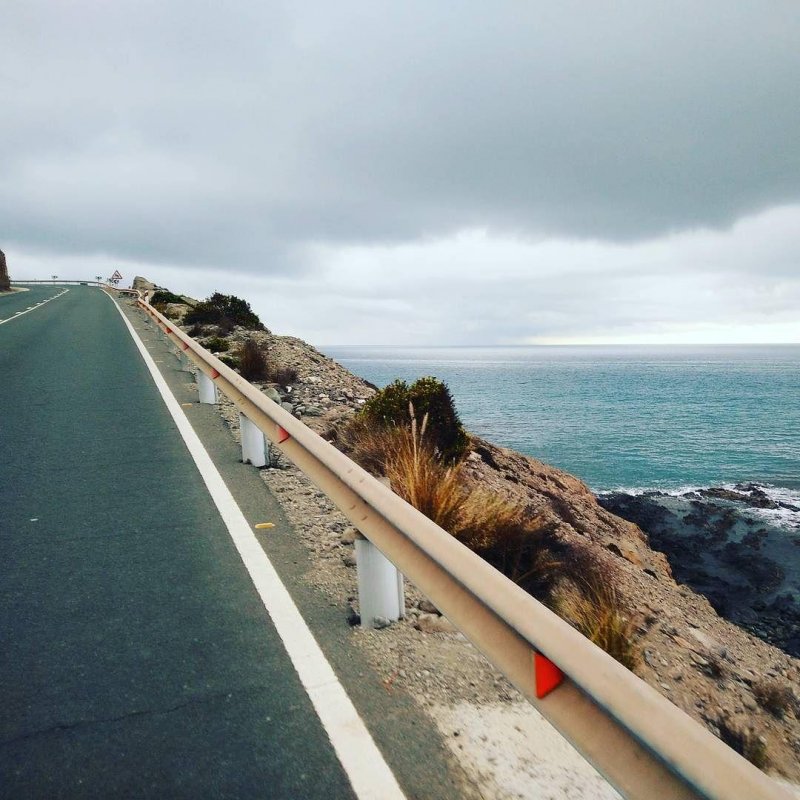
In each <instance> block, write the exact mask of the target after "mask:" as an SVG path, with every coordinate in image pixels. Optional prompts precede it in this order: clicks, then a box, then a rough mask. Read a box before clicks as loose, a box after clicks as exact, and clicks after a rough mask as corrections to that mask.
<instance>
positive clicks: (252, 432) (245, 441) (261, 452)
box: [239, 411, 269, 467]
mask: <svg viewBox="0 0 800 800" xmlns="http://www.w3.org/2000/svg"><path fill="white" fill-rule="evenodd" d="M239 438H240V439H241V440H242V461H244V462H247V461H249V462H250V463H251V464H252V465H253V466H254V467H266V466H267V464H269V444H268V443H267V437H266V436H264V433H263V432H262V431H261V429H260V428H259V427H258V426H257V425H256V424H255V423H253V422H251V421H250V420H249V419H247V417H246V416H245V415H244V414H242V412H241V411H240V412H239Z"/></svg>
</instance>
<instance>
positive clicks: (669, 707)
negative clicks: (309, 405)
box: [138, 298, 791, 800]
mask: <svg viewBox="0 0 800 800" xmlns="http://www.w3.org/2000/svg"><path fill="white" fill-rule="evenodd" d="M138 305H139V306H141V307H142V308H143V309H144V310H145V311H146V312H147V313H148V314H149V315H150V316H151V317H152V318H153V319H154V320H155V321H156V322H157V323H158V324H159V326H160V327H162V328H163V329H164V331H165V332H166V334H167V336H168V337H169V338H170V340H171V341H172V342H174V343H175V344H176V345H177V346H178V347H179V348H180V349H181V350H182V351H184V352H185V353H186V354H187V355H188V356H189V357H190V358H191V359H192V361H193V362H194V363H195V365H196V366H197V368H198V369H200V370H202V372H204V373H205V374H206V375H207V376H208V377H209V378H211V379H212V380H213V381H214V384H215V385H216V386H217V387H218V388H219V390H221V391H222V392H223V393H224V394H225V395H227V397H228V398H229V399H230V400H231V401H232V402H233V403H234V405H235V406H236V407H237V408H238V409H239V410H240V411H241V412H242V413H244V414H245V416H247V418H248V419H250V420H251V421H252V422H253V423H254V424H255V425H256V426H257V427H258V428H259V429H260V430H261V431H263V433H264V434H265V435H266V437H267V438H268V439H269V440H270V441H271V442H272V444H273V445H275V446H276V447H278V448H279V449H280V450H281V451H282V452H283V453H284V454H285V455H286V456H287V457H288V458H289V459H291V460H292V461H293V462H294V463H295V464H296V465H297V466H298V467H299V468H300V469H301V470H302V471H303V472H304V473H305V474H306V475H307V476H308V477H309V478H310V479H311V480H312V481H313V482H314V483H315V484H316V485H317V486H318V487H319V488H320V489H321V490H322V491H323V492H325V494H327V495H328V497H329V498H330V499H331V500H332V501H333V502H334V503H335V504H336V505H337V506H338V508H339V509H340V510H341V511H342V513H343V514H344V515H345V516H346V517H347V518H348V519H349V520H350V521H351V522H352V523H353V525H354V526H356V528H358V530H359V531H361V532H362V533H363V534H364V535H365V536H366V537H367V538H368V539H370V541H372V542H373V544H375V545H376V546H377V547H378V548H379V549H380V550H381V551H382V552H383V553H384V554H385V555H386V556H387V557H388V558H389V559H390V560H391V561H392V562H393V563H394V564H395V566H397V568H398V569H399V570H400V571H401V572H403V574H405V575H406V576H407V577H408V578H409V579H410V580H411V581H412V582H413V583H414V584H415V585H416V586H417V587H418V588H419V589H420V590H421V591H422V592H424V593H425V594H426V595H427V596H428V597H429V598H430V599H431V601H432V602H433V603H434V604H435V605H436V606H437V607H438V608H439V609H440V610H441V611H442V613H443V614H445V615H446V616H447V618H448V619H449V620H450V621H451V622H452V623H453V624H454V625H455V626H456V627H457V628H458V629H459V630H461V631H462V632H463V633H464V635H465V636H466V637H467V638H468V639H469V640H470V641H471V642H472V643H473V644H474V645H475V646H476V647H477V648H478V649H479V650H481V651H482V652H483V653H484V655H485V656H486V657H487V658H488V659H489V661H491V662H492V663H493V664H494V665H495V666H496V667H498V668H499V669H500V670H501V671H502V672H503V673H504V674H505V675H506V677H507V678H508V679H509V680H510V681H511V682H512V683H513V684H514V685H515V686H516V687H517V689H519V690H520V691H521V692H522V693H523V694H524V695H525V696H526V697H527V699H528V700H529V701H530V702H531V704H532V705H533V706H535V707H536V708H537V709H538V710H539V712H540V713H541V714H542V715H543V716H544V717H545V718H546V719H547V720H549V721H550V722H551V723H552V724H553V725H554V726H555V727H556V728H557V729H558V730H559V731H560V732H561V733H562V734H563V735H564V736H565V737H566V738H567V739H568V740H569V741H570V742H571V743H572V745H573V746H574V747H575V748H576V749H577V750H578V751H579V752H580V753H581V754H582V755H583V756H584V757H585V758H586V759H587V760H588V761H589V762H590V763H591V764H593V765H594V767H595V768H596V769H597V770H598V771H599V772H600V773H601V774H603V775H604V776H605V777H606V779H607V780H608V781H609V782H610V783H611V784H612V785H613V786H615V787H616V788H617V790H618V791H620V792H621V793H622V794H623V795H624V796H626V797H629V798H637V799H638V798H641V800H654V798H658V799H659V800H667V799H668V798H669V799H670V800H671V799H672V798H714V799H715V800H780V799H782V800H791V796H790V795H789V793H788V792H787V791H786V790H784V789H783V788H782V787H781V786H779V785H778V784H777V783H776V782H774V781H773V780H771V779H770V778H769V777H768V776H766V775H765V774H764V773H762V772H761V771H760V770H758V769H757V768H756V767H754V766H753V765H752V764H750V763H749V762H748V761H746V760H745V759H744V758H742V757H741V756H740V755H738V754H737V753H736V752H734V751H733V750H732V749H730V748H729V747H727V746H726V745H725V744H723V742H721V741H720V740H719V739H717V738H716V737H715V736H714V735H713V734H712V733H710V732H709V731H708V730H706V729H705V728H704V727H703V726H702V725H700V724H698V723H697V722H695V721H694V720H693V719H691V718H690V717H689V716H688V715H687V714H685V713H684V712H683V711H681V710H680V709H679V708H677V707H676V706H674V705H673V704H672V703H670V702H669V701H668V700H667V699H666V698H664V697H662V696H661V695H660V694H658V692H656V691H655V690H654V689H653V688H651V687H650V686H648V685H647V684H646V683H645V682H644V681H642V680H641V679H639V678H637V677H636V676H635V675H634V674H633V673H631V672H629V671H628V670H627V669H625V668H624V667H623V666H621V665H620V664H618V663H617V662H616V661H615V660H614V659H613V658H611V657H610V656H609V655H608V654H606V653H605V652H603V651H602V650H601V649H600V648H598V647H596V646H595V645H594V644H592V643H591V642H590V641H589V640H588V639H586V638H584V637H583V636H582V635H581V634H579V633H578V632H577V631H576V630H574V629H573V628H572V627H571V626H570V625H568V624H567V623H566V622H564V621H563V620H562V619H560V618H559V617H558V616H557V615H555V614H554V613H553V612H552V611H550V610H549V609H548V608H546V607H545V606H544V605H542V604H541V603H539V602H538V601H537V600H535V599H534V598H533V597H531V595H529V594H528V593H527V592H525V591H523V590H522V589H521V588H520V587H519V586H517V585H516V584H514V583H513V582H512V581H510V580H509V579H508V578H506V577H505V576H504V575H502V574H501V573H500V572H498V571H497V570H496V569H494V568H493V567H491V566H490V565H489V564H488V563H487V562H485V561H484V560H483V559H481V558H480V557H479V556H477V555H476V554H475V553H473V552H472V551H470V550H469V549H467V548H466V547H465V546H464V545H462V544H461V543H460V542H458V541H457V540H456V539H455V538H454V537H453V536H451V535H450V534H448V533H447V532H446V531H444V530H443V529H442V528H440V527H439V526H438V525H436V524H435V523H433V522H432V521H431V520H429V519H428V518H427V517H425V516H424V515H423V514H421V513H420V512H419V511H417V510H416V509H415V508H413V507H412V506H410V505H409V504H408V503H406V502H405V501H404V500H402V499H401V498H400V497H398V496H397V495H396V494H394V493H393V492H392V491H391V490H390V489H388V488H387V487H386V486H385V485H383V484H382V483H380V482H379V481H378V480H377V479H376V478H374V477H373V476H372V475H370V474H369V473H367V472H366V471H365V470H363V469H362V468H361V467H359V466H358V465H357V464H355V463H354V462H353V461H351V460H350V459H349V458H347V456H345V455H344V454H343V453H341V452H340V451H339V450H337V449H336V448H335V447H333V445H331V444H330V443H328V442H326V441H325V440H324V439H322V438H321V437H320V436H318V435H317V434H316V433H314V432H313V431H312V430H310V429H309V428H308V427H306V425H304V424H303V423H302V422H300V420H298V419H296V418H295V417H294V416H292V415H291V414H290V413H288V412H287V411H285V410H284V409H282V408H281V407H280V406H279V405H278V404H277V403H274V402H273V401H272V400H270V399H269V398H267V397H266V396H265V395H264V394H262V393H261V392H260V391H259V390H258V389H257V388H256V387H254V386H253V385H251V384H250V383H248V382H247V381H246V380H244V378H242V377H241V376H239V375H238V374H236V373H235V372H234V371H233V370H232V369H230V368H229V367H228V366H226V365H225V364H224V363H223V362H222V361H220V360H219V359H218V358H216V357H215V356H214V355H212V354H211V353H210V352H208V351H207V350H205V349H204V348H203V347H201V346H200V345H199V344H198V343H197V342H195V341H194V339H192V338H191V337H190V336H188V335H187V334H185V333H184V332H183V331H181V330H179V329H178V328H177V327H176V325H175V324H174V323H173V322H171V321H170V320H169V319H167V318H166V317H164V316H163V315H161V314H160V313H159V312H158V311H156V310H155V309H154V308H153V307H152V306H150V305H149V303H148V302H147V301H146V300H144V299H141V298H140V299H139V300H138ZM562 678H563V679H562Z"/></svg>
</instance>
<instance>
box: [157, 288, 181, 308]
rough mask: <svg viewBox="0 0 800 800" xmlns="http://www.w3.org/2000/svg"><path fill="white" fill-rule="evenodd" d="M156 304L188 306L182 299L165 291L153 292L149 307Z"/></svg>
mask: <svg viewBox="0 0 800 800" xmlns="http://www.w3.org/2000/svg"><path fill="white" fill-rule="evenodd" d="M156 303H184V304H185V305H188V303H186V301H185V300H184V299H183V298H182V297H179V296H178V295H177V294H173V293H172V292H170V291H169V290H167V289H157V290H156V291H155V292H153V296H152V297H151V298H150V305H151V306H155V304H156Z"/></svg>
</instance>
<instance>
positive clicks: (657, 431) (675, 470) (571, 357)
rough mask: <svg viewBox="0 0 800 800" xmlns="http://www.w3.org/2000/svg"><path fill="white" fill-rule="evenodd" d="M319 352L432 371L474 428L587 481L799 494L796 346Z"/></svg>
mask: <svg viewBox="0 0 800 800" xmlns="http://www.w3.org/2000/svg"><path fill="white" fill-rule="evenodd" d="M323 349H324V352H325V353H326V355H329V356H331V357H332V358H334V359H336V360H337V361H339V362H340V363H341V364H343V365H344V366H346V367H347V368H348V369H349V370H350V371H351V372H354V373H356V374H357V375H360V376H361V377H363V378H366V379H367V380H368V381H371V382H372V383H374V384H376V385H378V386H384V385H386V384H387V383H389V382H391V381H393V380H394V379H395V378H402V379H404V380H407V381H413V380H414V379H416V378H419V377H421V376H424V375H434V376H436V377H437V378H440V379H441V380H443V381H444V382H445V383H447V385H448V386H449V387H450V389H451V391H452V393H453V396H454V398H455V400H456V405H457V407H458V410H459V413H460V415H461V418H462V420H463V422H464V424H465V426H466V427H467V428H468V429H469V430H471V431H473V432H474V433H476V434H478V435H480V436H482V437H484V438H486V439H489V440H490V441H492V442H495V443H496V444H500V445H504V446H506V447H511V448H513V449H515V450H519V451H520V452H523V453H526V454H528V455H531V456H534V457H535V458H538V459H540V460H542V461H544V462H546V463H548V464H553V465H554V466H557V467H560V468H562V469H564V470H566V471H567V472H570V473H572V474H574V475H577V476H578V477H580V478H581V479H582V480H584V481H585V482H586V483H587V484H588V485H589V486H590V487H591V488H592V489H593V490H595V491H596V492H607V491H612V490H623V491H627V492H641V491H645V490H661V491H667V492H669V493H673V492H676V493H677V492H684V491H686V490H688V489H691V488H697V487H708V486H732V485H734V484H737V483H741V482H747V483H757V484H759V485H761V486H763V487H765V488H766V490H767V491H768V492H769V493H770V495H771V496H774V497H775V498H776V499H781V500H783V501H784V502H787V503H797V504H800V345H746V346H744V345H741V346H740V345H726V346H540V347H413V348H412V347H377V346H364V347H360V346H339V347H327V348H323ZM790 516H794V515H793V514H791V513H790ZM795 521H797V522H798V523H800V515H798V518H797V520H795Z"/></svg>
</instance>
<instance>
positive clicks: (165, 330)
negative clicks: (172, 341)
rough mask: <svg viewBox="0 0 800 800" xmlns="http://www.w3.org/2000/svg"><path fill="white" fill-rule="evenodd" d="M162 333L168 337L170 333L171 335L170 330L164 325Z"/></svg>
mask: <svg viewBox="0 0 800 800" xmlns="http://www.w3.org/2000/svg"><path fill="white" fill-rule="evenodd" d="M164 333H166V334H167V335H169V334H170V333H172V328H168V327H167V326H166V325H165V326H164Z"/></svg>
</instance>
